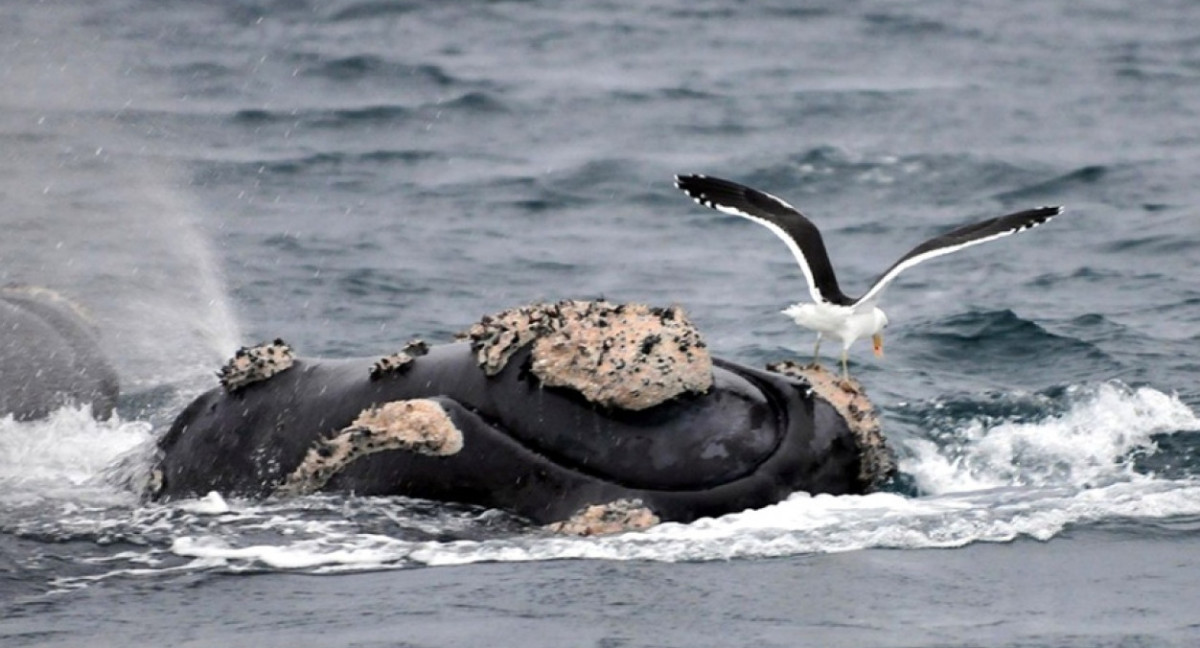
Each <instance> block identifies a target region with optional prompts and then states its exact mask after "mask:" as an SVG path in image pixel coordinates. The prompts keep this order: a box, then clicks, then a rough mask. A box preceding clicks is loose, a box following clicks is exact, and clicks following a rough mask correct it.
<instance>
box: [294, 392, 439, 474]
mask: <svg viewBox="0 0 1200 648" xmlns="http://www.w3.org/2000/svg"><path fill="white" fill-rule="evenodd" d="M462 448H463V437H462V433H461V432H459V431H458V428H456V427H455V426H454V422H453V421H451V420H450V417H449V416H447V415H446V411H445V410H443V409H442V406H441V405H439V404H437V403H436V402H434V401H431V400H426V399H413V400H406V401H393V402H390V403H384V404H383V405H380V406H379V407H374V408H371V409H368V410H365V411H363V413H362V414H360V415H359V416H358V418H356V419H354V422H353V423H351V424H350V425H349V426H347V427H346V428H345V429H343V430H341V431H340V432H338V433H337V434H335V435H334V436H332V437H330V438H328V439H322V440H321V441H319V442H318V444H317V447H315V448H313V449H311V450H309V451H308V455H307V456H306V457H305V458H304V462H303V463H301V464H300V465H299V466H298V467H297V468H296V470H295V471H293V472H292V474H291V475H288V478H287V479H286V480H285V481H284V483H283V484H282V485H280V487H279V489H278V491H277V492H278V493H279V494H280V495H288V496H295V495H303V494H306V493H313V492H316V491H318V490H320V489H321V487H322V486H324V485H325V483H326V482H328V481H329V480H330V478H332V477H333V476H334V475H336V474H337V473H338V472H339V471H341V470H343V469H344V468H345V467H346V466H347V465H349V464H350V463H352V462H354V461H355V460H357V459H361V458H362V457H365V456H367V455H369V454H373V453H376V452H383V451H384V450H404V451H408V452H416V453H418V454H425V455H432V456H446V455H452V454H456V453H458V452H459V451H461V450H462Z"/></svg>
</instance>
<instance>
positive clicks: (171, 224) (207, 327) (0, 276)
mask: <svg viewBox="0 0 1200 648" xmlns="http://www.w3.org/2000/svg"><path fill="white" fill-rule="evenodd" d="M76 19H77V17H76V16H73V15H70V13H69V12H68V13H67V15H65V16H64V15H63V12H61V11H58V10H49V11H47V13H46V14H45V15H44V16H42V17H40V18H39V19H38V20H34V21H29V22H23V23H22V30H21V32H20V34H21V35H20V38H19V39H16V40H10V41H8V42H7V43H6V56H5V60H4V64H3V65H2V66H0V82H2V83H3V85H4V86H5V88H6V92H5V94H4V96H3V98H0V108H2V109H3V110H2V111H0V140H2V141H3V143H4V152H3V154H2V155H0V192H2V194H3V196H4V203H5V204H4V214H5V216H4V225H5V231H6V232H7V236H6V244H5V245H4V246H2V247H0V281H4V282H5V283H10V282H11V283H23V284H30V285H38V286H45V287H48V288H51V289H53V290H57V291H59V292H61V293H62V294H64V295H65V296H67V297H69V298H71V299H72V300H74V301H76V302H78V303H80V304H81V305H83V307H84V309H85V310H86V311H87V312H89V313H90V314H91V316H92V317H93V318H94V321H95V324H96V325H97V327H98V328H99V331H100V333H101V339H102V341H103V344H104V347H105V351H106V352H107V354H108V356H109V357H110V358H112V359H113V361H114V362H115V364H116V365H117V366H118V368H119V370H120V372H121V375H122V379H123V381H124V386H125V388H126V390H127V391H135V390H138V389H141V388H146V387H148V386H153V385H161V384H163V383H164V382H172V381H176V380H180V379H190V378H194V377H195V375H197V374H198V373H201V372H205V373H206V372H208V371H211V367H212V366H213V364H214V363H216V362H219V361H220V359H221V358H222V357H224V356H225V355H227V354H229V353H230V352H231V351H232V350H233V349H235V348H236V345H237V343H238V341H239V333H238V332H237V324H236V320H235V318H234V313H233V310H232V307H231V304H230V301H229V298H228V295H227V290H226V288H225V286H224V281H223V277H222V275H223V273H222V270H221V268H220V265H219V261H218V259H217V258H216V257H215V256H214V254H213V251H212V246H211V242H210V237H211V232H209V231H206V230H205V229H204V227H205V224H206V219H205V218H204V215H203V214H202V213H201V211H200V210H199V208H198V207H197V205H196V201H195V194H194V191H193V189H192V187H191V185H192V182H191V181H190V180H189V179H188V174H187V173H181V169H179V168H178V167H177V165H176V164H174V163H173V162H172V161H170V160H168V159H165V158H164V157H163V156H162V155H161V152H158V151H156V147H155V146H154V142H155V140H156V139H157V134H156V133H155V130H156V129H155V127H154V126H153V125H152V124H147V123H145V122H142V121H140V120H137V119H131V118H130V117H129V114H130V112H131V111H136V110H137V109H138V107H139V105H140V104H141V102H142V101H144V100H145V97H146V89H145V87H140V82H139V83H131V80H130V78H129V77H128V75H127V72H128V71H129V68H128V65H127V64H126V63H124V62H123V56H122V52H120V51H119V49H118V48H116V47H115V46H114V45H112V44H110V43H107V42H105V41H103V40H100V39H96V40H92V39H87V38H84V39H82V40H81V39H80V38H79V34H78V31H77V30H78V25H77V24H75V20H76ZM123 73H126V74H123Z"/></svg>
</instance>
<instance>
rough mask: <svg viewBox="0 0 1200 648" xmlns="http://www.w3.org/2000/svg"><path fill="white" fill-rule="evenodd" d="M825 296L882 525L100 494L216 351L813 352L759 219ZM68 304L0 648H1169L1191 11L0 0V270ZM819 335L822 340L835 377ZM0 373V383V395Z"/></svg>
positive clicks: (845, 514)
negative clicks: (646, 308) (814, 249)
mask: <svg viewBox="0 0 1200 648" xmlns="http://www.w3.org/2000/svg"><path fill="white" fill-rule="evenodd" d="M676 173H705V174H711V175H717V176H722V177H727V178H730V179H733V180H737V181H740V182H743V183H746V184H749V185H751V186H754V187H757V188H760V189H762V190H765V191H768V192H770V193H772V194H775V195H778V196H780V197H782V198H784V199H785V200H787V201H789V202H790V203H792V204H794V205H796V206H797V207H798V208H800V209H802V210H803V211H804V212H805V213H806V214H807V215H808V216H809V217H810V218H811V219H812V220H813V221H814V222H816V223H817V224H818V225H819V226H820V227H821V229H822V231H823V232H824V234H825V236H826V243H827V245H828V247H829V250H830V255H831V257H832V259H833V262H834V265H835V267H836V269H837V271H838V272H839V276H840V279H841V283H842V286H843V288H845V289H846V290H847V292H849V293H852V294H857V293H859V292H862V291H865V289H866V287H867V286H868V285H869V284H870V282H871V281H872V280H873V278H874V277H875V276H876V275H877V274H878V273H879V272H880V271H882V270H883V269H884V268H885V267H887V265H889V264H890V263H891V262H892V261H893V260H894V259H896V258H898V257H899V256H900V255H902V254H903V253H904V252H906V251H907V250H908V249H910V248H911V247H913V246H915V245H916V244H918V243H920V242H921V241H923V240H925V239H926V238H928V237H930V236H933V235H936V234H938V233H939V232H941V231H944V230H945V229H948V228H949V227H952V226H955V225H958V224H961V223H965V222H969V221H971V220H974V219H982V218H986V217H991V216H996V215H1000V214H1003V213H1007V212H1010V211H1016V210H1019V209H1025V208H1030V207H1036V206H1040V205H1047V204H1051V205H1059V204H1061V205H1064V206H1065V209H1066V211H1065V213H1064V214H1063V215H1062V216H1061V217H1059V218H1057V219H1055V220H1053V221H1052V222H1050V223H1049V224H1047V225H1045V226H1044V227H1040V228H1038V229H1037V230H1034V231H1032V232H1029V233H1024V234H1021V235H1019V236H1015V237H1010V238H1006V239H1003V240H1001V241H998V242H995V243H990V244H987V245H984V246H979V247H975V248H971V249H970V250H966V251H963V252H960V253H957V254H954V255H950V256H946V257H943V258H940V259H937V260H934V261H931V262H928V263H927V264H923V265H921V266H918V267H916V268H913V269H911V270H909V271H907V272H906V273H905V274H903V275H902V276H901V278H900V279H899V280H898V281H897V282H896V283H895V284H894V285H893V286H892V287H891V288H890V289H889V291H888V293H887V294H886V296H885V299H884V302H883V303H882V306H883V307H884V308H885V309H886V310H887V312H888V314H889V317H890V319H891V326H890V327H889V329H888V332H887V347H886V356H885V357H884V358H882V359H877V358H875V357H873V356H872V355H871V353H870V350H869V348H868V345H867V344H865V343H860V344H859V345H857V346H856V347H855V348H854V350H853V351H852V353H851V371H852V372H853V374H854V375H855V376H856V377H858V378H859V379H861V381H862V382H863V383H864V384H865V386H866V388H867V390H868V392H869V394H870V396H871V398H872V400H873V401H874V402H875V403H876V404H877V406H878V407H879V409H880V410H881V412H882V415H883V419H884V429H885V432H886V434H887V435H888V436H889V438H890V440H891V442H892V443H893V445H894V446H895V448H896V450H897V453H898V455H899V457H900V469H901V475H900V477H899V479H897V480H896V483H895V484H893V485H891V486H890V487H889V489H888V490H887V491H886V492H882V493H876V494H872V495H868V496H855V497H850V496H847V497H830V496H817V497H812V496H809V495H807V494H802V493H798V494H796V495H795V496H793V497H792V498H790V499H788V500H787V501H785V502H782V503H780V504H778V505H775V506H771V507H768V508H766V509H762V510H755V511H746V512H743V513H737V514H733V515H728V516H725V517H722V518H719V519H702V520H699V521H697V522H695V523H692V524H687V525H682V524H663V525H661V526H659V527H656V528H654V529H651V530H649V531H647V532H644V533H631V534H624V535H617V536H610V537H604V538H586V539H578V538H563V537H555V536H551V535H548V534H546V533H544V532H542V531H540V530H538V529H536V528H533V527H531V526H529V525H528V524H526V523H525V522H523V521H522V520H519V519H515V518H513V517H511V516H508V515H505V514H502V513H500V512H497V511H487V510H480V509H473V508H469V507H462V506H448V505H439V504H433V503H429V502H422V501H413V500H404V499H386V498H361V497H333V496H313V497H305V498H300V499H296V500H286V501H276V500H271V501H266V502H260V501H243V500H237V499H232V498H230V499H225V498H222V497H221V496H219V495H217V494H212V495H209V496H208V497H205V498H202V499H197V500H191V501H182V502H174V503H171V504H166V505H163V504H147V503H144V502H142V501H141V499H140V497H139V493H140V487H141V484H142V483H143V482H144V480H145V478H146V472H147V470H148V466H149V463H150V453H151V448H152V447H153V442H154V440H155V438H156V437H157V436H158V435H160V434H162V433H163V432H164V431H165V429H166V427H167V426H169V424H170V422H171V420H172V419H173V417H174V416H175V415H176V414H177V413H178V412H179V411H180V410H181V409H182V408H183V406H184V405H186V403H188V402H189V401H190V400H191V399H192V398H194V397H195V396H196V395H198V394H199V393H201V392H202V391H204V390H207V389H210V388H212V387H213V386H215V384H216V380H215V376H214V372H215V370H216V369H217V367H219V365H220V363H221V362H222V361H223V360H224V358H226V357H228V356H229V355H230V354H231V353H232V352H233V351H234V350H235V349H236V348H237V347H239V346H240V345H243V344H251V343H255V342H258V341H262V340H266V339H272V338H275V337H282V338H283V339H285V340H287V341H288V342H289V343H290V344H292V345H293V346H294V347H295V348H296V349H297V351H298V352H299V353H300V354H302V355H306V356H327V357H337V356H365V355H383V354H388V353H391V352H393V351H395V350H397V349H398V348H400V347H401V346H402V345H403V344H404V343H405V342H407V341H408V340H409V339H411V338H413V337H421V338H424V339H425V340H427V341H430V342H433V343H436V342H442V341H449V340H450V339H451V337H452V336H453V334H454V333H455V332H457V331H460V330H462V329H464V328H466V327H467V326H469V325H470V324H471V323H472V322H474V321H476V320H477V319H478V318H479V317H480V316H481V315H483V314H486V313H490V312H494V311H497V310H501V309H503V308H507V307H509V306H514V305H519V304H523V303H528V302H534V301H543V300H557V299H562V298H596V297H605V298H607V299H609V300H613V301H639V302H646V303H650V304H654V305H660V306H666V305H670V304H679V305H681V306H682V307H683V308H684V309H685V310H686V311H687V312H688V314H689V315H690V316H691V318H692V319H693V320H694V321H695V322H696V323H697V325H698V326H699V328H700V330H701V331H702V332H703V334H704V335H705V337H706V339H707V341H708V343H709V346H710V347H711V348H712V350H713V351H714V352H715V353H716V354H717V355H720V356H722V357H726V358H729V359H732V360H736V361H739V362H743V363H747V364H752V365H762V364H765V363H766V362H769V361H774V360H780V359H786V358H798V359H806V358H807V357H808V356H809V354H810V353H811V350H812V343H813V336H812V334H811V333H809V332H807V331H803V330H800V329H798V328H797V327H796V326H795V325H794V324H792V323H791V322H790V321H789V320H788V319H787V318H785V317H784V316H782V315H780V314H779V310H780V309H782V308H784V307H786V306H787V305H789V304H791V303H793V302H796V301H801V300H804V299H806V294H807V291H806V290H805V287H804V279H803V276H802V275H801V273H800V271H799V269H798V268H797V266H796V265H795V263H794V261H793V260H792V258H791V256H790V254H789V253H788V250H787V248H786V247H785V246H784V245H783V244H782V243H781V242H780V241H779V240H778V239H776V238H775V237H774V236H772V235H771V233H770V232H768V231H767V230H766V229H764V228H761V227H758V226H756V225H754V224H752V223H750V222H748V221H745V220H742V219H738V218H734V217H730V216H726V215H723V214H720V213H717V212H715V211H711V210H706V209H703V208H701V207H698V206H696V205H695V204H693V203H692V202H691V201H689V200H688V199H687V198H686V197H685V196H684V195H682V194H681V193H680V192H678V191H677V190H676V189H675V188H674V187H673V186H672V176H673V175H674V174H676ZM7 282H22V283H31V284H38V285H44V286H48V287H51V288H54V289H56V290H59V291H61V292H63V293H64V294H67V295H69V296H71V297H73V298H74V299H76V300H77V301H78V302H80V303H81V304H82V305H84V306H85V307H86V308H87V309H88V310H89V311H90V312H91V314H92V316H93V317H94V319H95V321H96V323H97V325H98V326H99V328H100V330H101V332H102V335H103V341H104V346H105V350H106V351H107V353H108V354H109V355H110V356H111V357H112V358H113V359H114V361H115V363H116V364H117V366H118V369H119V371H120V374H121V378H122V383H123V385H122V386H123V396H122V400H121V405H120V408H119V415H118V416H117V417H116V418H115V419H113V420H109V421H95V420H93V419H92V418H91V417H90V416H89V415H88V414H87V413H86V410H85V409H82V408H67V409H64V410H61V411H59V412H57V413H56V414H54V415H53V416H52V417H50V418H49V419H48V420H45V421H39V422H27V423H18V422H14V421H13V420H12V419H11V417H10V418H7V419H0V645H3V646H5V648H9V647H17V646H82V645H89V646H122V647H126V646H164V645H168V646H238V645H253V646H257V647H262V648H266V647H271V646H287V647H296V646H521V647H532V646H555V647H561V646H600V647H618V646H687V647H697V646H846V647H862V646H898V647H899V646H904V647H914V648H915V647H927V646H988V647H1000V646H1011V647H1034V646H1048V647H1050V646H1053V647H1060V646H1078V647H1081V648H1082V647H1095V646H1111V647H1133V646H1195V645H1200V457H1198V456H1197V451H1198V449H1200V416H1198V415H1197V412H1200V6H1197V5H1196V4H1195V3H1193V2H1189V1H1184V0H1174V1H1172V0H1146V1H1144V2H1137V3H1133V2H1118V1H1116V0H1097V1H1089V2H1074V1H1067V0H1062V1H1053V2H1051V1H1047V2H1032V1H1023V0H1022V1H1017V2H1004V3H1000V2H983V1H980V0H967V1H959V0H955V1H949V0H936V1H930V2H921V3H917V2H895V1H882V0H878V1H876V0H851V1H843V0H820V1H816V2H779V1H774V2H772V1H766V2H738V3H734V2H715V1H710V0H687V1H685V0H651V1H647V2H641V1H635V0H611V1H601V2H579V1H576V0H566V1H561V2H559V1H555V2H551V1H549V0H528V1H509V2H466V1H464V2H436V1H432V0H426V1H421V0H409V1H404V0H397V1H383V0H334V1H329V2H321V1H317V0H221V1H216V0H208V1H205V0H186V1H184V0H160V1H154V2H151V1H149V0H141V1H135V0H95V1H92V2H67V1H60V0H44V1H32V0H9V1H6V2H4V3H3V4H2V5H0V283H7ZM833 347H834V345H826V349H825V352H826V354H827V355H826V362H833V361H834V359H835V356H834V355H831V354H833V353H836V349H835V348H833ZM5 379H6V380H7V379H19V377H17V378H12V377H5Z"/></svg>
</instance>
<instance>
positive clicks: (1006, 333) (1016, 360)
mask: <svg viewBox="0 0 1200 648" xmlns="http://www.w3.org/2000/svg"><path fill="white" fill-rule="evenodd" d="M918 331H919V332H918ZM905 344H906V347H907V348H908V349H909V352H910V353H912V354H914V356H915V357H917V358H919V359H921V360H922V361H923V362H926V363H929V364H937V365H940V366H945V367H954V368H955V369H956V370H959V371H965V372H967V373H971V372H976V371H978V372H986V373H989V374H994V373H998V372H1001V371H1003V372H1004V373H1005V375H1007V376H1010V377H1013V378H1014V380H1015V381H1022V382H1027V383H1028V382H1030V381H1033V382H1034V383H1035V384H1046V383H1047V377H1049V378H1050V382H1052V381H1053V380H1055V379H1056V378H1057V377H1059V376H1067V375H1070V376H1076V377H1078V376H1094V375H1104V374H1105V373H1106V372H1111V371H1114V370H1118V369H1120V367H1121V365H1120V363H1119V362H1118V361H1117V360H1116V359H1115V358H1113V357H1112V356H1110V355H1109V354H1108V353H1107V352H1105V351H1104V350H1103V349H1101V348H1100V347H1098V346H1096V345H1095V344H1093V343H1091V342H1088V341H1085V340H1083V339H1080V338H1077V337H1072V336H1066V335H1059V334H1056V333H1053V332H1051V331H1049V330H1047V329H1046V328H1044V327H1043V326H1042V325H1040V324H1038V323H1036V322H1033V321H1030V320H1027V319H1024V318H1022V317H1020V316H1018V315H1017V314H1016V313H1014V312H1013V311H1011V310H1008V309H1004V310H999V311H973V312H968V313H962V314H959V315H955V316H951V317H949V318H946V319H943V320H940V321H936V322H931V323H929V324H927V325H925V326H922V327H920V328H919V329H914V330H913V332H910V333H908V334H907V339H906V342H905ZM973 358H978V359H980V361H979V362H971V359H973Z"/></svg>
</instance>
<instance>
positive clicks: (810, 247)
mask: <svg viewBox="0 0 1200 648" xmlns="http://www.w3.org/2000/svg"><path fill="white" fill-rule="evenodd" d="M675 186H676V187H679V188H680V189H681V190H683V192H684V193H686V194H687V195H688V196H691V198H692V199H693V200H695V201H696V202H697V203H699V204H700V205H703V206H705V207H709V208H712V209H715V210H717V211H720V212H724V213H726V214H733V215H734V216H741V217H742V218H747V219H750V220H752V221H754V222H755V223H758V224H759V225H762V226H764V227H766V228H767V229H769V230H771V231H772V232H774V233H775V235H776V236H778V237H779V238H781V239H783V242H784V243H786V244H787V246H788V249H790V250H791V251H792V256H794V257H796V262H797V263H799V264H800V271H801V272H803V273H804V279H805V280H806V281H807V282H808V294H809V296H811V297H812V303H811V304H808V303H800V304H795V305H792V306H789V307H788V308H786V309H784V310H783V311H781V312H782V313H783V314H784V315H787V316H789V317H791V318H792V320H794V321H795V322H796V324H799V325H800V326H803V327H804V328H808V329H812V330H814V331H816V332H817V344H816V346H815V347H814V348H813V364H814V365H815V364H817V363H818V362H819V360H820V357H821V356H820V353H821V338H822V337H826V336H827V337H830V338H833V339H835V340H840V341H841V342H842V377H843V379H844V380H845V381H846V382H847V383H848V382H849V379H850V367H849V364H848V355H849V353H850V345H852V344H854V342H855V341H856V340H858V339H860V338H864V337H870V338H871V340H872V342H873V343H874V350H875V355H876V356H882V355H883V329H884V327H886V326H887V325H888V318H887V315H885V314H884V312H883V311H882V310H880V309H879V308H878V307H877V306H876V304H877V303H878V301H879V297H880V295H881V294H883V291H884V289H885V288H887V287H888V284H890V283H892V281H893V280H894V279H895V278H896V276H897V275H899V274H900V273H901V272H904V271H905V270H907V269H909V268H911V267H913V266H915V265H917V264H918V263H921V262H922V261H928V260H929V259H932V258H935V257H939V256H942V255H943V254H950V253H951V252H957V251H958V250H961V249H963V248H967V247H970V246H972V245H977V244H979V243H985V242H987V241H992V240H995V239H998V238H1003V237H1005V236H1009V235H1010V234H1016V233H1017V232H1023V231H1025V230H1027V229H1031V228H1034V227H1037V226H1038V225H1041V224H1042V223H1045V222H1046V221H1048V220H1050V219H1051V218H1054V217H1055V216H1057V215H1058V214H1060V213H1062V207H1039V208H1037V209H1027V210H1025V211H1020V212H1016V213H1013V214H1009V215H1007V216H1000V217H998V218H991V219H988V220H985V221H982V222H979V223H974V224H971V225H963V226H962V227H958V228H956V229H953V230H950V231H949V232H946V233H945V234H942V235H940V236H936V237H934V238H931V239H929V240H928V241H925V242H924V243H922V244H920V245H918V246H917V247H915V248H913V249H912V250H909V252H908V254H905V255H904V256H902V257H900V260H899V261H896V262H895V263H893V264H892V265H891V267H889V268H888V269H887V270H884V271H883V274H881V275H879V278H878V279H876V280H875V283H873V284H871V287H870V288H869V289H868V290H867V292H866V293H864V294H863V296H862V297H859V298H857V299H854V298H851V297H847V296H846V295H845V293H843V292H842V290H841V288H839V287H838V282H837V277H836V276H835V275H834V273H833V265H832V264H830V262H829V255H828V254H827V253H826V252H825V243H824V241H822V240H821V232H820V231H819V230H818V229H817V226H816V225H813V224H812V221H810V220H808V219H807V218H805V217H804V215H803V214H801V213H800V212H799V211H798V210H797V209H796V208H795V207H792V206H791V205H789V204H787V203H786V202H784V201H783V200H780V199H779V198H776V197H775V196H772V195H771V194H768V193H764V192H761V191H758V190H757V189H751V188H750V187H747V186H744V185H740V184H738V183H736V182H731V181H729V180H722V179H720V178H713V177H709V176H703V175H678V176H675Z"/></svg>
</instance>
